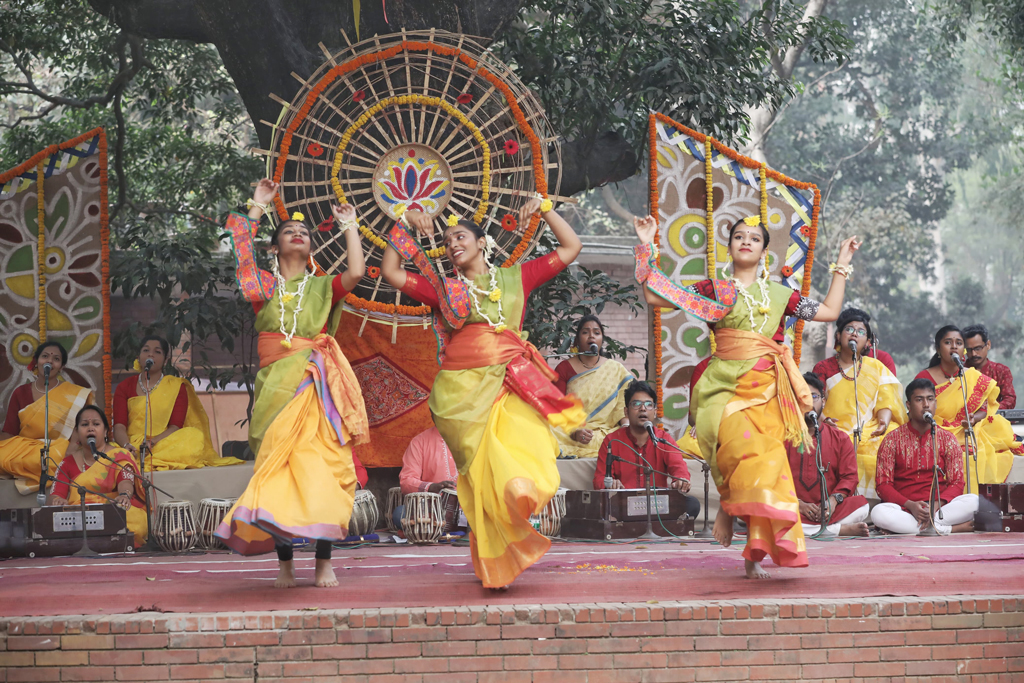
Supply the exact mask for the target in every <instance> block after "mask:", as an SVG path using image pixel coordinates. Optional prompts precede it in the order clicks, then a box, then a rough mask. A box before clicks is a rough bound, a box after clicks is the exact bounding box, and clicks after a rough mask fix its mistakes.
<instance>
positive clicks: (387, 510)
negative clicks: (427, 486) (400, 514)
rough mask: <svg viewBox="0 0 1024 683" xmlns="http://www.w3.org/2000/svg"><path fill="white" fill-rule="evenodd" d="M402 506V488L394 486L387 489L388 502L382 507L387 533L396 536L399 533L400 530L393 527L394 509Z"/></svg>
mask: <svg viewBox="0 0 1024 683" xmlns="http://www.w3.org/2000/svg"><path fill="white" fill-rule="evenodd" d="M401 504H402V487H401V486H395V487H393V488H390V489H388V502H387V505H385V506H384V523H385V524H386V525H387V527H388V531H390V532H391V533H393V534H397V533H398V532H399V531H401V529H400V528H398V527H397V526H395V508H397V507H398V506H399V505H401Z"/></svg>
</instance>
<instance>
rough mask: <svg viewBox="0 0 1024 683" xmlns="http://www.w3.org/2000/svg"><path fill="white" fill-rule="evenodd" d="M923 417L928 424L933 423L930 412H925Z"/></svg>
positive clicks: (933, 419)
mask: <svg viewBox="0 0 1024 683" xmlns="http://www.w3.org/2000/svg"><path fill="white" fill-rule="evenodd" d="M923 417H924V421H925V422H927V423H928V424H935V418H934V417H932V414H931V413H925V414H924V416H923Z"/></svg>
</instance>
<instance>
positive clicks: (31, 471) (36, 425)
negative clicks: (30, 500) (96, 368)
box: [0, 341, 93, 495]
mask: <svg viewBox="0 0 1024 683" xmlns="http://www.w3.org/2000/svg"><path fill="white" fill-rule="evenodd" d="M67 362H68V352H67V351H66V350H65V349H64V347H63V346H61V345H60V344H58V343H57V342H55V341H50V342H43V343H42V344H40V345H39V346H38V347H36V351H35V353H34V354H33V355H32V362H31V363H30V364H29V370H31V371H33V372H35V374H36V379H35V381H33V382H29V383H28V384H23V385H22V386H20V387H18V388H17V389H15V390H14V392H13V393H12V394H11V399H10V403H9V404H8V406H7V419H6V420H5V421H4V428H3V431H0V472H6V473H8V474H10V475H13V476H14V478H15V481H14V484H15V486H16V487H17V488H18V492H19V493H21V494H23V495H26V494H29V493H34V492H36V491H38V490H39V475H40V474H41V472H42V470H41V469H40V458H39V453H40V451H41V450H42V448H43V431H44V430H45V427H44V426H43V423H44V422H45V415H44V413H45V410H46V408H45V402H46V399H45V393H44V391H43V389H44V387H45V386H46V384H45V381H44V380H45V377H44V372H43V368H44V367H45V366H46V365H49V366H50V391H49V394H50V416H49V417H50V462H49V465H48V467H47V471H48V473H49V474H50V476H53V471H54V469H56V467H57V463H59V462H60V461H61V460H62V459H63V458H64V454H65V453H66V452H67V449H68V443H69V441H76V440H77V438H78V437H77V436H76V435H75V415H77V414H78V411H79V410H81V409H82V407H83V406H85V405H87V404H89V403H92V401H93V399H92V391H90V390H89V389H87V388H85V387H80V386H78V385H77V384H74V383H72V382H68V381H67V380H65V379H63V378H62V377H61V376H60V373H61V371H62V370H63V369H64V366H65V365H67Z"/></svg>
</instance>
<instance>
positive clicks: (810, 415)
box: [804, 410, 818, 430]
mask: <svg viewBox="0 0 1024 683" xmlns="http://www.w3.org/2000/svg"><path fill="white" fill-rule="evenodd" d="M804 421H805V422H806V423H807V426H808V427H811V428H812V429H815V430H817V429H818V414H817V413H816V412H814V411H813V410H808V411H807V413H806V414H805V415H804Z"/></svg>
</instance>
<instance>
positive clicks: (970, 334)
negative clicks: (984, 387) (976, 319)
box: [963, 325, 1017, 410]
mask: <svg viewBox="0 0 1024 683" xmlns="http://www.w3.org/2000/svg"><path fill="white" fill-rule="evenodd" d="M963 335H964V348H965V349H966V350H967V367H969V368H974V369H975V370H977V371H978V372H980V373H981V374H983V375H985V376H986V377H991V378H992V379H994V380H995V381H996V384H997V385H998V386H999V410H1011V409H1012V408H1014V407H1015V406H1016V405H1017V392H1015V391H1014V390H1013V373H1012V372H1010V368H1008V367H1006V366H1005V365H1003V364H1002V363H997V362H995V361H994V360H989V359H988V352H989V351H991V350H992V342H991V341H989V338H988V330H987V329H986V328H985V326H984V325H968V326H967V327H965V328H964V330H963Z"/></svg>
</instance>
